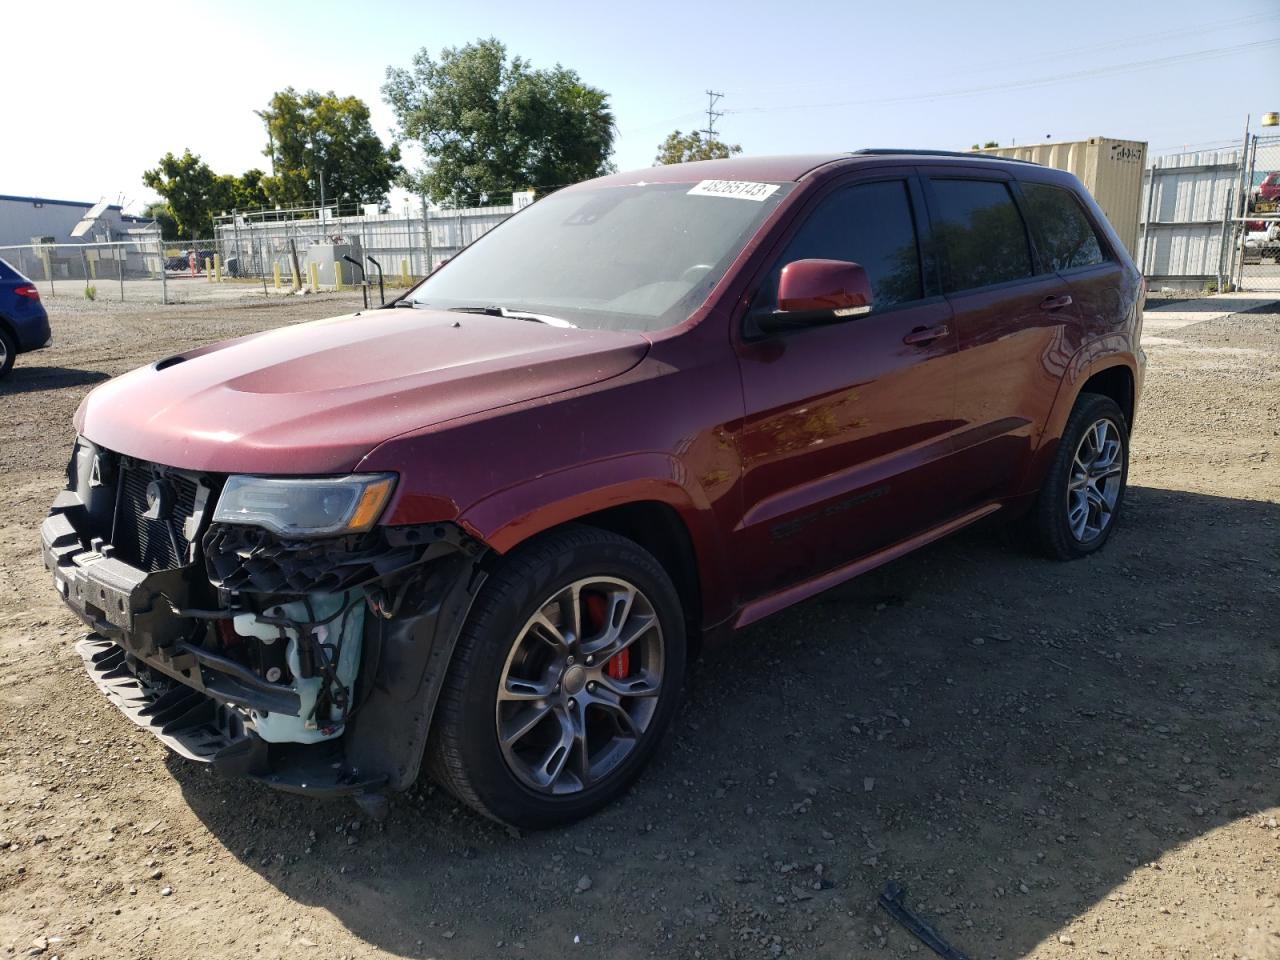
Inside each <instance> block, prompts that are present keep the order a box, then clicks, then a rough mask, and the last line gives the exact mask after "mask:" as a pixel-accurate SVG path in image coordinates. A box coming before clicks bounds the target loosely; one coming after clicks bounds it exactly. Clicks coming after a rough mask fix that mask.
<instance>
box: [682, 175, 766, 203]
mask: <svg viewBox="0 0 1280 960" xmlns="http://www.w3.org/2000/svg"><path fill="white" fill-rule="evenodd" d="M777 189H778V185H777V184H776V183H755V182H753V181H751V180H703V181H702V182H701V183H699V184H698V185H697V186H696V187H694V188H693V189H692V190H690V191H689V196H691V197H733V198H734V199H737V200H767V199H768V198H769V197H770V196H772V195H773V193H774V192H775V191H776V190H777Z"/></svg>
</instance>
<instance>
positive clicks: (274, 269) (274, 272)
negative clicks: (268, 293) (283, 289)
mask: <svg viewBox="0 0 1280 960" xmlns="http://www.w3.org/2000/svg"><path fill="white" fill-rule="evenodd" d="M271 279H272V280H274V281H275V284H276V289H277V290H279V289H280V261H279V260H277V261H276V262H275V263H273V264H272V265H271Z"/></svg>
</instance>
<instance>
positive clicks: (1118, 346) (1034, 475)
mask: <svg viewBox="0 0 1280 960" xmlns="http://www.w3.org/2000/svg"><path fill="white" fill-rule="evenodd" d="M1114 367H1124V368H1126V369H1127V370H1128V371H1129V376H1130V377H1132V378H1133V382H1134V388H1135V390H1136V389H1137V384H1138V382H1139V380H1138V360H1137V358H1136V357H1135V356H1134V354H1133V351H1132V350H1131V349H1130V340H1129V338H1128V337H1127V336H1125V335H1122V334H1112V335H1108V336H1105V337H1099V338H1098V339H1096V340H1091V341H1089V342H1088V343H1086V344H1084V345H1083V346H1082V347H1080V349H1079V350H1077V351H1076V352H1075V354H1074V355H1073V356H1072V357H1071V359H1070V360H1069V361H1068V362H1067V366H1066V369H1065V370H1064V372H1063V376H1062V379H1061V381H1059V385H1058V392H1057V395H1056V396H1055V397H1054V400H1053V406H1052V407H1051V408H1050V410H1049V416H1048V417H1046V418H1045V423H1044V429H1043V430H1042V431H1041V433H1040V439H1039V441H1038V442H1037V444H1036V449H1035V452H1034V454H1033V456H1032V458H1031V462H1030V464H1029V465H1028V467H1027V473H1026V475H1025V476H1024V477H1023V482H1022V483H1021V484H1020V485H1019V491H1020V492H1021V493H1034V492H1035V491H1036V490H1038V489H1039V488H1040V482H1041V480H1042V479H1043V478H1044V473H1045V471H1046V470H1047V469H1048V465H1049V462H1050V461H1051V460H1052V459H1053V456H1054V454H1055V453H1056V452H1057V449H1058V441H1059V440H1060V439H1061V438H1062V431H1063V429H1064V428H1065V427H1066V424H1067V418H1068V417H1070V416H1071V411H1072V410H1073V409H1074V408H1075V405H1076V400H1077V399H1079V397H1080V393H1081V392H1082V391H1083V389H1084V385H1085V384H1086V383H1088V382H1089V380H1090V379H1091V378H1093V377H1094V376H1096V375H1097V374H1099V373H1102V372H1103V371H1104V370H1110V369H1112V368H1114ZM1135 399H1136V398H1135Z"/></svg>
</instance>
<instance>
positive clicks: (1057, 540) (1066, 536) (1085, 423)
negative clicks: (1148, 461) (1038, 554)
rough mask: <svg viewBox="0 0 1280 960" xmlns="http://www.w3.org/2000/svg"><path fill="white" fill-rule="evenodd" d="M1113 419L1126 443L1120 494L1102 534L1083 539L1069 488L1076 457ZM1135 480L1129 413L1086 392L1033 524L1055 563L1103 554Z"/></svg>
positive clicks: (1070, 420)
mask: <svg viewBox="0 0 1280 960" xmlns="http://www.w3.org/2000/svg"><path fill="white" fill-rule="evenodd" d="M1104 420H1105V421H1110V423H1111V424H1113V425H1114V426H1115V428H1116V432H1117V436H1118V438H1119V442H1120V450H1119V454H1118V459H1119V465H1120V472H1119V474H1118V476H1119V491H1118V495H1117V496H1116V500H1115V504H1114V506H1112V507H1111V511H1110V517H1109V519H1108V520H1107V522H1106V523H1105V525H1103V526H1102V528H1101V529H1100V531H1098V532H1091V535H1086V536H1084V537H1081V536H1079V535H1078V534H1077V533H1076V532H1074V531H1073V530H1072V525H1071V522H1070V521H1069V519H1068V502H1069V487H1070V484H1071V479H1072V473H1073V470H1074V469H1075V456H1076V452H1077V450H1078V449H1079V448H1080V445H1081V442H1082V440H1083V439H1084V437H1085V434H1086V432H1087V431H1088V430H1090V428H1091V427H1093V426H1094V425H1095V424H1097V423H1098V422H1099V421H1104ZM1128 480H1129V424H1128V422H1127V421H1126V419H1125V416H1124V412H1123V411H1122V410H1121V409H1120V407H1119V406H1117V404H1116V402H1115V401H1114V400H1112V399H1111V398H1110V397H1106V396H1103V395H1101V394H1097V393H1082V394H1080V396H1079V398H1078V399H1077V400H1076V405H1075V407H1074V409H1072V411H1071V416H1070V417H1068V418H1067V424H1066V427H1065V428H1064V429H1063V431H1062V439H1061V441H1060V442H1059V443H1058V449H1057V452H1056V453H1055V454H1054V458H1053V463H1052V465H1051V466H1050V467H1049V473H1048V475H1047V476H1046V477H1045V480H1044V484H1043V486H1041V488H1040V494H1039V496H1038V498H1037V499H1036V505H1035V507H1034V509H1033V510H1032V513H1031V518H1030V519H1031V523H1032V527H1033V529H1034V533H1035V536H1036V539H1037V541H1038V543H1039V546H1040V548H1041V550H1042V551H1043V552H1044V553H1046V554H1047V555H1048V556H1050V557H1052V558H1054V559H1055V560H1078V559H1079V558H1081V557H1087V556H1088V555H1089V554H1091V553H1094V552H1096V551H1098V550H1101V549H1102V547H1103V545H1104V544H1106V542H1107V540H1109V539H1110V538H1111V533H1112V531H1114V530H1115V528H1116V523H1117V522H1118V521H1119V519H1120V508H1121V506H1122V505H1123V504H1124V493H1125V489H1126V486H1127V484H1128Z"/></svg>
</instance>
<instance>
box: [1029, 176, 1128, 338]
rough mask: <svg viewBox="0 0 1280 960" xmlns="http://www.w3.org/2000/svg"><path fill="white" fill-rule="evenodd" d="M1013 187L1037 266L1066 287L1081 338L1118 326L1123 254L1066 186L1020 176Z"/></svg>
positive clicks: (1122, 307) (1123, 305)
mask: <svg viewBox="0 0 1280 960" xmlns="http://www.w3.org/2000/svg"><path fill="white" fill-rule="evenodd" d="M1019 189H1020V192H1021V201H1022V208H1023V210H1024V211H1025V213H1026V216H1027V221H1028V222H1029V223H1030V225H1031V236H1032V238H1033V239H1034V241H1035V246H1036V252H1037V255H1038V258H1039V262H1040V265H1041V269H1042V270H1044V271H1053V272H1054V273H1056V274H1057V275H1058V276H1059V277H1061V278H1062V279H1063V280H1064V281H1066V283H1067V284H1068V286H1069V287H1070V289H1071V297H1072V300H1073V301H1074V302H1073V304H1072V309H1071V311H1070V313H1072V314H1073V315H1074V318H1075V319H1077V320H1078V321H1079V323H1080V325H1081V330H1080V334H1081V336H1082V337H1084V338H1085V340H1092V339H1094V338H1096V337H1102V336H1105V335H1106V334H1107V333H1108V332H1109V331H1113V330H1115V329H1117V328H1119V327H1122V326H1123V325H1124V324H1125V323H1126V321H1127V319H1128V313H1129V311H1128V308H1127V302H1126V298H1125V295H1124V290H1125V289H1126V287H1127V284H1125V283H1124V273H1125V266H1124V265H1123V262H1122V261H1123V259H1124V258H1123V255H1122V254H1121V253H1119V252H1117V251H1115V250H1112V249H1111V246H1110V244H1109V243H1108V241H1107V239H1106V237H1105V235H1104V233H1103V231H1101V230H1099V229H1098V228H1097V227H1096V226H1095V225H1094V223H1093V221H1092V220H1091V219H1090V217H1089V215H1088V213H1087V212H1086V210H1085V208H1084V205H1083V204H1081V203H1080V200H1079V198H1077V197H1076V195H1075V194H1074V193H1072V192H1071V191H1070V190H1068V189H1067V188H1065V187H1059V186H1056V185H1054V184H1049V183H1035V182H1031V181H1027V180H1022V181H1020V183H1019ZM1075 346H1078V344H1077V345H1075Z"/></svg>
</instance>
